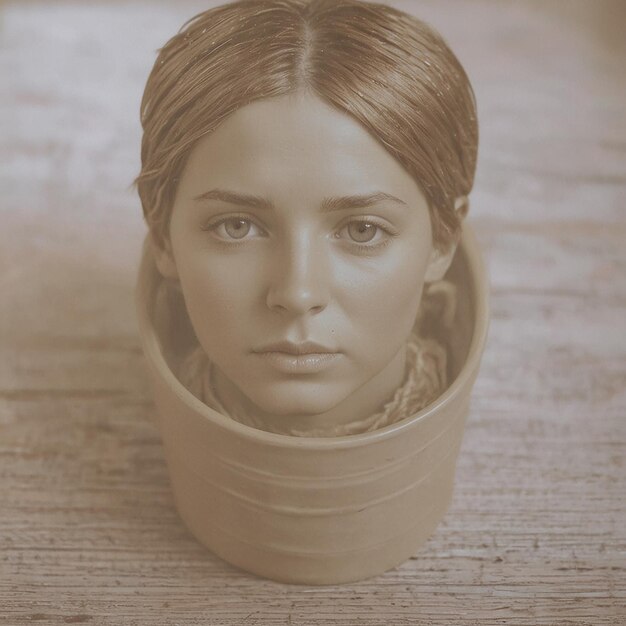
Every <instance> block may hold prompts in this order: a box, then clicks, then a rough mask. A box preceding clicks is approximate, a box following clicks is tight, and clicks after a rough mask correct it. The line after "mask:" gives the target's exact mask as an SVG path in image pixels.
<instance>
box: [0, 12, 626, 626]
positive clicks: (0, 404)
mask: <svg viewBox="0 0 626 626" xmlns="http://www.w3.org/2000/svg"><path fill="white" fill-rule="evenodd" d="M209 4H211V3H207V2H202V3H201V2H195V1H193V2H192V1H189V0H185V1H184V2H179V3H175V4H174V3H165V2H153V3H147V2H145V3H144V2H132V1H129V0H120V1H119V2H115V3H106V2H104V1H102V2H83V3H79V2H70V1H58V2H50V3H45V2H35V1H29V2H12V3H8V4H5V5H4V7H3V9H2V22H1V30H0V68H1V70H0V71H1V73H2V80H1V81H0V130H1V132H0V155H1V163H0V188H1V190H2V199H1V200H0V208H1V211H2V212H1V218H2V228H1V229H0V285H1V286H2V293H3V297H2V298H1V299H0V346H1V350H2V352H1V354H2V359H0V623H1V624H7V626H18V625H21V624H42V625H43V624H83V623H84V624H91V625H112V624H124V625H131V626H135V625H136V626H143V625H154V624H159V625H161V624H163V625H171V626H174V625H181V626H182V625H185V626H190V625H196V624H211V625H213V624H214V625H224V626H227V625H239V624H244V625H254V624H257V625H264V624H268V625H269V624H271V625H281V624H285V625H287V624H293V625H298V624H302V625H304V624H306V625H308V624H313V625H323V624H337V625H345V626H348V625H350V626H352V625H355V624H361V625H370V626H373V625H378V624H396V625H398V626H400V625H409V624H410V625H415V626H419V625H424V626H426V625H432V624H464V625H466V624H467V625H476V626H478V625H480V626H488V625H495V624H519V625H528V626H531V625H533V626H534V625H546V626H547V625H554V624H576V625H590V626H591V625H593V626H597V625H609V624H610V625H618V624H624V623H626V504H625V502H626V488H625V487H626V471H625V468H624V458H625V454H624V452H625V447H626V253H625V252H624V250H625V248H626V193H625V192H626V95H625V94H626V78H625V73H624V66H625V65H626V64H625V61H626V54H625V53H626V46H625V45H624V41H623V32H622V26H623V24H624V20H625V18H626V6H625V5H624V3H621V2H619V0H616V1H610V0H600V1H596V2H581V1H579V0H575V1H572V2H564V1H561V2H556V1H555V2H550V3H543V2H538V1H535V0H526V1H519V2H497V3H496V2H493V1H490V0H471V1H466V2H463V3H460V2H453V1H451V0H448V1H440V2H435V1H434V0H431V1H425V2H418V1H410V0H404V1H403V2H400V1H399V2H396V3H395V4H396V5H397V6H399V7H402V8H405V9H407V10H411V11H413V12H414V13H416V14H417V15H420V16H421V17H423V18H425V19H426V20H427V21H429V22H431V23H432V24H433V25H434V26H435V27H437V28H438V29H439V30H440V31H441V32H442V34H443V35H444V36H445V37H446V38H447V39H448V41H449V42H450V44H451V45H452V47H453V48H454V50H455V51H456V52H457V54H458V56H459V57H460V58H461V60H462V62H463V64H464V65H465V67H466V68H467V71H468V73H469V75H470V77H471V79H472V82H473V84H474V87H475V90H476V94H477V100H478V105H479V115H480V128H481V144H480V160H479V171H478V177H477V181H476V187H475V190H474V192H473V193H472V198H471V201H472V206H471V219H472V221H473V224H474V227H475V230H476V232H477V234H478V237H479V239H480V241H481V244H482V245H483V248H484V251H485V256H486V260H487V263H488V266H489V269H490V273H491V282H492V320H491V327H490V336H489V340H488V345H487V350H486V352H485V355H484V360H483V366H482V370H481V372H480V375H479V378H478V381H477V383H476V387H475V390H474V395H473V401H472V408H471V412H470V417H469V419H468V424H467V430H466V436H465V439H464V442H463V447H462V451H461V456H460V459H459V464H458V474H457V483H456V491H455V496H454V501H453V504H452V507H451V509H450V510H449V512H448V514H447V515H446V517H445V520H444V523H443V524H442V525H441V526H440V527H439V528H438V530H437V531H436V533H435V534H434V536H433V537H432V538H431V539H430V540H429V542H428V543H427V544H426V546H424V548H422V549H421V550H420V551H419V553H417V554H416V555H415V556H414V557H412V558H411V559H410V560H409V561H408V562H406V563H405V564H404V565H402V566H401V567H399V568H397V569H395V570H393V571H390V572H388V573H386V574H384V575H382V576H379V577H377V578H375V579H372V580H368V581H365V582H362V583H356V584H350V585H343V586H327V587H298V586H289V585H282V584H278V583H274V582H271V581H265V580H261V579H258V578H256V577H254V576H252V575H248V574H246V573H245V572H241V571H239V570H237V569H235V568H233V567H231V566H230V565H228V564H226V563H224V562H223V561H221V560H219V559H218V558H217V557H215V556H213V555H212V554H211V553H210V552H208V551H207V550H205V549H204V548H202V547H201V546H200V545H198V543H197V542H196V541H195V540H194V539H193V538H192V537H191V536H190V535H189V533H188V532H187V531H186V530H185V528H184V527H183V525H182V523H181V522H180V520H179V518H178V515H177V513H176V510H175V507H174V503H173V500H172V494H171V491H170V487H169V482H168V474H167V468H166V465H165V461H164V456H163V448H162V445H161V442H160V438H159V435H158V432H157V430H156V426H155V422H154V406H153V404H152V400H151V393H150V389H149V386H148V381H147V374H146V371H145V364H144V360H143V356H142V354H141V350H140V347H139V341H138V338H137V332H136V328H135V321H134V311H133V302H132V289H133V283H134V278H135V276H134V274H135V271H136V267H137V261H138V255H139V249H140V243H141V239H142V236H143V232H144V226H143V224H142V221H141V217H140V208H139V202H138V199H137V198H136V195H135V194H134V193H133V191H132V190H130V189H129V185H130V183H131V182H132V179H133V177H134V176H135V175H136V174H137V172H138V168H139V162H138V154H139V141H140V128H139V124H138V108H139V100H140V97H141V92H142V89H143V84H144V81H145V78H146V77H147V73H148V71H149V68H150V65H151V63H152V62H153V59H154V50H155V49H156V48H157V47H159V46H160V45H162V44H163V42H164V41H165V40H166V39H167V38H168V37H169V36H171V35H172V34H173V33H174V32H175V31H176V30H177V29H178V27H179V26H180V24H182V22H183V21H184V20H185V19H187V18H188V17H190V16H191V15H193V14H195V13H196V12H198V11H200V10H202V9H204V8H206V7H207V6H209ZM213 4H215V2H213Z"/></svg>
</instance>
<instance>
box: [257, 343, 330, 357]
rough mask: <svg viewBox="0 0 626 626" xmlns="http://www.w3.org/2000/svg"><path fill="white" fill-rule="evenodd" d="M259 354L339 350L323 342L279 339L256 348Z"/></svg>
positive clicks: (328, 352) (296, 353) (311, 352)
mask: <svg viewBox="0 0 626 626" xmlns="http://www.w3.org/2000/svg"><path fill="white" fill-rule="evenodd" d="M254 352H256V353H259V354H265V353H269V352H281V353H283V354H289V355H295V356H301V355H322V354H337V350H333V349H332V348H328V347H326V346H323V345H322V344H319V343H315V342H314V341H303V342H302V343H292V342H291V341H278V342H276V343H272V344H268V345H266V346H263V347H262V348H259V349H258V350H254Z"/></svg>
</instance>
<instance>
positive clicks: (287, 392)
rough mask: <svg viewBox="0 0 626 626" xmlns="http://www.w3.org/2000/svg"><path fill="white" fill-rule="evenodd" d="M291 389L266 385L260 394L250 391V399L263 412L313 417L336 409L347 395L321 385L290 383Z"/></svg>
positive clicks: (285, 415)
mask: <svg viewBox="0 0 626 626" xmlns="http://www.w3.org/2000/svg"><path fill="white" fill-rule="evenodd" d="M289 387H292V388H291V389H289V388H287V389H285V388H283V389H280V388H279V389H276V388H272V387H269V388H268V387H265V388H264V389H263V390H262V391H261V390H259V393H258V394H250V393H248V399H249V400H250V401H251V402H252V403H253V404H255V405H256V406H258V407H259V408H260V409H261V410H262V411H263V412H265V413H268V414H270V415H275V416H277V417H287V416H292V417H311V416H313V415H320V414H322V413H326V412H328V411H330V410H331V409H334V408H335V407H336V406H337V405H338V404H339V403H340V402H341V401H342V400H344V399H345V395H342V394H338V393H337V390H332V391H331V390H321V389H319V387H311V388H309V389H304V390H303V389H302V387H303V386H302V385H301V384H297V385H289Z"/></svg>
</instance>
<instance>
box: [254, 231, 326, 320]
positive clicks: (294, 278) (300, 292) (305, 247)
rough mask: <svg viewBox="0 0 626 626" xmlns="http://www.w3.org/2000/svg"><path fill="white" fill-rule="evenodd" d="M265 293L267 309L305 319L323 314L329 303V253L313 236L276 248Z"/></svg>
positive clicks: (300, 237)
mask: <svg viewBox="0 0 626 626" xmlns="http://www.w3.org/2000/svg"><path fill="white" fill-rule="evenodd" d="M273 261H274V262H273V264H272V276H271V277H270V284H269V288H268V290H267V298H266V302H267V306H268V307H269V308H270V309H271V310H273V311H278V312H282V313H287V312H289V313H292V314H294V315H304V314H306V313H319V312H321V311H323V310H324V309H325V308H326V306H327V304H328V300H329V285H328V269H329V262H328V261H329V259H328V251H327V250H324V246H323V245H321V244H320V243H319V242H316V241H315V238H314V237H312V236H307V235H301V236H299V237H298V238H297V239H294V240H293V241H289V242H286V243H285V244H284V245H282V246H281V245H278V246H277V247H276V249H275V254H274V259H273Z"/></svg>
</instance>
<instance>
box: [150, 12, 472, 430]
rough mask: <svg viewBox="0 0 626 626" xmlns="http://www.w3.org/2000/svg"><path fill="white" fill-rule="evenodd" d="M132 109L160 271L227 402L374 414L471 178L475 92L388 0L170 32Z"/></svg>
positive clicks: (214, 16)
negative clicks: (140, 134)
mask: <svg viewBox="0 0 626 626" xmlns="http://www.w3.org/2000/svg"><path fill="white" fill-rule="evenodd" d="M440 57H441V59H440V61H438V62H436V61H435V58H440ZM418 69H421V73H422V76H421V78H419V79H417V78H416V77H415V74H416V73H419V72H418ZM454 106H456V107H457V109H458V110H457V114H458V116H459V118H460V119H462V120H463V123H465V124H469V126H470V128H466V127H464V126H463V123H461V121H459V118H455V116H454V114H453V109H454ZM143 113H144V114H143V120H144V131H145V132H144V144H143V170H142V175H141V176H140V178H139V180H138V184H139V189H140V194H141V197H142V202H143V205H144V210H145V212H146V217H147V219H148V223H149V225H150V227H151V229H152V235H153V240H154V242H155V253H156V259H157V265H158V267H159V269H160V270H161V273H162V274H164V275H165V276H167V277H170V278H174V279H176V280H178V281H180V284H181V287H182V292H183V295H184V297H185V303H186V305H187V310H188V312H189V316H190V319H191V322H192V325H193V327H194V330H195V332H196V335H197V337H198V340H199V341H200V344H201V345H202V347H203V348H204V350H205V352H206V353H207V354H208V355H209V357H210V358H211V360H212V361H213V362H214V364H215V366H216V372H217V377H216V380H217V382H218V387H219V388H218V391H219V394H220V396H221V397H222V399H224V398H227V399H229V400H230V401H231V403H232V402H239V404H242V405H244V406H245V408H247V409H250V410H254V411H256V412H257V414H258V413H260V414H264V413H265V414H267V415H290V416H295V415H297V416H317V415H324V416H328V419H329V420H330V421H332V419H334V418H335V417H337V416H342V415H343V416H345V415H346V414H350V413H351V414H353V415H354V417H362V416H363V415H364V414H368V413H369V412H372V411H374V410H376V409H377V408H378V407H379V405H380V402H381V398H382V399H384V398H388V397H389V396H390V394H391V393H392V392H393V390H394V389H395V388H396V387H397V386H398V384H399V383H400V382H401V380H402V378H403V374H404V364H405V347H406V340H407V338H408V336H409V334H410V332H411V329H412V327H413V324H414V322H415V317H416V314H417V310H418V307H419V303H420V299H421V294H422V287H423V284H424V282H425V281H426V282H428V281H432V280H437V279H439V278H441V277H442V275H443V273H444V272H445V270H446V269H447V266H448V264H449V262H450V260H451V258H452V253H453V251H454V244H455V240H456V237H457V236H458V228H459V222H460V219H461V217H462V215H460V213H462V209H461V211H458V212H455V210H454V201H455V198H457V197H459V196H464V195H466V194H467V193H468V192H469V188H470V186H471V178H472V175H473V168H474V159H475V138H476V127H475V119H474V117H473V116H474V109H473V97H472V94H471V90H470V88H469V85H468V84H467V81H466V79H465V76H464V74H463V72H462V70H461V69H460V66H458V63H457V62H456V60H455V59H454V57H453V56H452V54H451V53H450V52H449V51H448V50H447V48H445V46H444V44H443V43H442V42H441V41H440V40H439V39H438V37H437V36H435V35H433V34H432V33H431V32H430V31H429V30H427V28H426V27H425V26H424V25H423V24H421V23H420V22H414V21H413V18H409V17H408V16H405V15H404V14H402V13H399V12H397V11H393V10H392V9H389V8H387V7H382V6H378V5H367V4H363V3H360V2H354V1H353V0H346V1H345V2H343V1H339V2H336V1H333V2H330V1H326V0H319V1H318V0H313V2H311V3H304V2H300V1H297V0H258V1H254V0H252V1H246V2H240V3H235V4H233V5H227V6H225V7H221V8H218V9H214V10H212V11H209V12H207V13H205V14H202V15H201V16H199V17H197V18H195V20H193V21H192V23H191V24H190V26H188V27H187V29H186V30H184V31H183V32H182V33H181V34H179V35H177V37H175V38H174V39H173V40H172V41H170V42H169V43H168V44H167V45H166V46H165V48H164V49H163V51H162V52H161V55H160V56H159V59H158V60H157V64H156V66H155V69H154V70H153V74H152V75H151V77H150V80H149V82H148V87H147V89H146V96H145V102H144V112H143ZM443 135H445V137H443ZM439 141H441V142H442V143H441V144H440V143H438V142H439ZM310 344H316V345H310ZM286 352H287V353H289V352H291V353H294V352H295V353H299V352H305V353H310V354H309V356H297V355H294V354H291V355H286V354H285V353H286Z"/></svg>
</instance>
